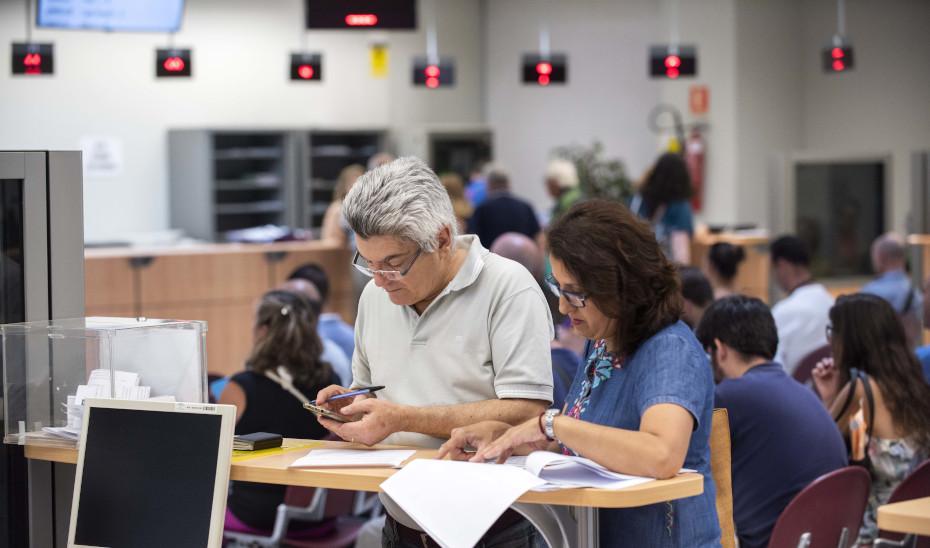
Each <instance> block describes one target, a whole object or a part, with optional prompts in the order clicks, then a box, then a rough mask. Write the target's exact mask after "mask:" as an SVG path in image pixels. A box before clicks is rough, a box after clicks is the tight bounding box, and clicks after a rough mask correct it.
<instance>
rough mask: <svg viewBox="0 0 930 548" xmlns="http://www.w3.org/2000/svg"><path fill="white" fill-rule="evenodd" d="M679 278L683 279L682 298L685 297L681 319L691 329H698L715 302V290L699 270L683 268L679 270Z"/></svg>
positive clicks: (691, 267) (690, 267)
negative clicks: (705, 312)
mask: <svg viewBox="0 0 930 548" xmlns="http://www.w3.org/2000/svg"><path fill="white" fill-rule="evenodd" d="M678 277H679V278H680V279H681V296H682V297H684V308H683V309H682V313H681V319H682V320H684V322H685V323H686V324H688V327H690V328H691V329H697V326H698V324H699V323H701V317H702V316H703V315H704V311H705V310H707V307H708V306H710V303H712V302H714V290H713V288H711V286H710V281H708V279H707V276H705V275H704V273H703V272H701V270H700V269H699V268H695V267H693V266H682V267H680V268H679V269H678Z"/></svg>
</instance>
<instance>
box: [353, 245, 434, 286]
mask: <svg viewBox="0 0 930 548" xmlns="http://www.w3.org/2000/svg"><path fill="white" fill-rule="evenodd" d="M422 252H423V250H422V249H417V252H416V253H414V254H413V257H411V258H410V260H409V261H407V264H406V265H400V266H397V267H394V268H392V269H390V270H375V269H373V268H371V266H369V265H370V264H371V263H369V262H368V259H366V258H364V257H362V256H361V255H360V254H359V252H358V251H356V252H355V257H353V258H352V266H354V267H355V268H356V270H358V271H359V272H361V273H362V274H364V275H366V276H369V277H372V278H373V277H374V276H375V274H378V275H379V276H381V277H383V278H384V279H386V280H392V281H393V280H399V279H401V278H403V277H404V276H406V275H407V273H408V272H410V269H411V268H413V263H415V262H416V261H417V257H419V256H420V253H422ZM387 266H389V267H393V266H394V265H392V264H390V263H388V264H387Z"/></svg>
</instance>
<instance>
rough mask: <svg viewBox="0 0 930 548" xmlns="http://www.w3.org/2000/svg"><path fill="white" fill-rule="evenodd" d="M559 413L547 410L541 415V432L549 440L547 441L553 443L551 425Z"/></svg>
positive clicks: (553, 433)
mask: <svg viewBox="0 0 930 548" xmlns="http://www.w3.org/2000/svg"><path fill="white" fill-rule="evenodd" d="M560 413H561V411H560V410H558V409H549V410H547V411H546V412H545V413H544V414H543V420H542V422H543V432H544V433H545V434H546V437H547V438H549V441H555V430H553V428H552V425H553V423H554V422H555V417H556V415H558V414H560Z"/></svg>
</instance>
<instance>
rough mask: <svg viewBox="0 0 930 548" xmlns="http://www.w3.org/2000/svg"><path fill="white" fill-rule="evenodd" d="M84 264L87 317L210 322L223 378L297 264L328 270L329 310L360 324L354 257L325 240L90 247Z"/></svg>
mask: <svg viewBox="0 0 930 548" xmlns="http://www.w3.org/2000/svg"><path fill="white" fill-rule="evenodd" d="M84 259H85V260H84V280H85V293H84V295H85V306H86V315H87V316H145V317H149V318H168V319H177V320H204V321H206V322H207V329H208V331H207V360H208V363H207V370H208V371H209V372H210V373H216V374H219V375H226V374H229V373H234V372H237V371H240V370H241V369H242V366H243V363H244V361H245V358H246V357H247V356H248V353H249V350H250V349H251V347H252V321H253V319H254V312H255V305H256V304H257V302H258V299H259V298H260V297H261V296H262V294H263V293H265V292H266V291H268V290H270V289H273V288H275V287H277V286H278V285H279V284H281V283H282V282H283V281H284V280H285V278H286V277H287V275H288V274H290V272H291V271H292V270H293V269H294V268H295V267H296V266H299V265H301V264H304V263H311V262H312V263H318V264H319V265H320V266H322V267H323V269H324V270H326V272H327V274H328V275H329V278H330V296H329V301H330V302H329V306H330V308H332V309H333V310H334V311H336V312H338V313H339V314H340V315H341V316H342V317H343V318H344V319H345V320H346V321H349V322H352V321H354V319H355V305H354V298H353V289H352V280H351V276H350V272H349V268H350V266H349V262H350V261H351V259H352V257H351V252H350V251H349V250H347V249H340V248H336V247H333V246H331V245H328V244H324V243H322V242H282V243H275V244H198V245H190V246H180V247H158V248H136V247H132V248H104V249H87V250H86V251H85V253H84Z"/></svg>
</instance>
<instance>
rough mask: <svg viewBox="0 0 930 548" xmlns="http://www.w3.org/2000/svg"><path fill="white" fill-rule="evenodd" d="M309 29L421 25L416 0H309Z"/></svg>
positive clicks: (404, 27)
mask: <svg viewBox="0 0 930 548" xmlns="http://www.w3.org/2000/svg"><path fill="white" fill-rule="evenodd" d="M304 6H305V9H306V17H307V18H306V24H307V28H308V29H372V28H375V29H397V30H414V29H416V28H417V3H416V0H306V2H305V4H304Z"/></svg>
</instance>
